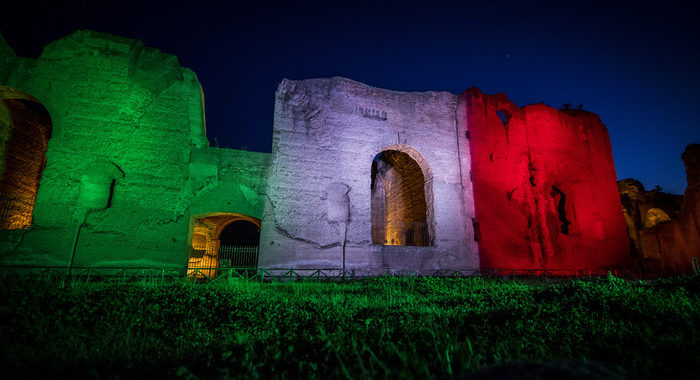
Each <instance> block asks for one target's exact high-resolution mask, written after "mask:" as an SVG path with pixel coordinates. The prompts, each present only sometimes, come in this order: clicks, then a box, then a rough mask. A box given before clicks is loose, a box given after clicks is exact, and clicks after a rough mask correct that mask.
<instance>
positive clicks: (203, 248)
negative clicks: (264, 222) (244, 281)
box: [187, 212, 261, 278]
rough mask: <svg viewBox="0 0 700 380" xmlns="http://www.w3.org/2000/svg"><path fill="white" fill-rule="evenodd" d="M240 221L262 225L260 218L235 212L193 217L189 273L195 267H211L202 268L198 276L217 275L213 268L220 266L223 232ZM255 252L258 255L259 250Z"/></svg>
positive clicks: (189, 243)
mask: <svg viewBox="0 0 700 380" xmlns="http://www.w3.org/2000/svg"><path fill="white" fill-rule="evenodd" d="M239 221H246V222H250V223H253V224H254V225H255V226H257V228H258V229H260V226H261V221H260V219H258V218H255V217H252V216H249V215H245V214H240V213H235V212H210V213H203V214H198V215H193V216H192V217H191V219H190V233H189V237H188V261H187V267H188V275H189V274H191V272H193V270H194V269H195V268H210V269H205V270H200V271H199V272H200V273H199V274H198V275H197V276H198V277H200V275H202V276H203V275H206V276H209V277H212V278H213V277H215V276H216V269H213V268H218V267H219V260H220V257H219V256H220V255H219V248H220V236H221V232H222V231H223V230H224V229H225V228H226V227H227V226H228V225H230V224H232V223H234V222H239ZM255 254H256V255H257V250H256V251H255ZM256 261H257V257H256Z"/></svg>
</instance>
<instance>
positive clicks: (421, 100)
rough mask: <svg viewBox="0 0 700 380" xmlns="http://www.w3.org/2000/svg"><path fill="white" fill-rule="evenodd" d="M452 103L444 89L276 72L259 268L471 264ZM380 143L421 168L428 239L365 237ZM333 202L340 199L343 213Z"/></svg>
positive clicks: (464, 171)
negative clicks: (396, 241) (396, 87)
mask: <svg viewBox="0 0 700 380" xmlns="http://www.w3.org/2000/svg"><path fill="white" fill-rule="evenodd" d="M458 101H459V99H458V97H457V96H455V95H452V94H449V93H444V92H425V93H403V92H396V91H389V90H383V89H378V88H373V87H370V86H367V85H364V84H361V83H358V82H354V81H351V80H348V79H345V78H330V79H312V80H303V81H290V80H284V81H283V82H282V83H281V84H280V85H279V87H278V90H277V93H276V98H275V119H274V129H273V144H272V157H271V162H270V170H269V175H268V186H267V195H268V201H267V204H266V207H265V214H264V216H263V223H262V232H261V239H260V249H261V253H260V261H259V266H261V267H281V268H290V267H295V268H337V269H341V268H343V267H345V268H346V269H355V270H360V271H375V273H381V272H382V271H384V270H387V269H389V270H409V271H411V270H417V271H419V272H425V273H433V272H434V271H436V270H449V269H467V268H471V269H475V268H477V267H478V254H477V248H476V242H475V241H474V238H473V231H472V225H471V219H472V218H473V209H472V201H471V184H470V183H469V182H468V175H469V172H468V171H469V169H468V168H469V152H468V144H467V142H466V138H465V137H464V136H463V135H462V136H460V135H459V134H458V128H459V123H461V122H463V120H464V119H461V118H457V117H456V115H458V114H459V113H460V112H462V110H458V107H457V104H458ZM387 150H395V151H400V152H403V153H406V154H407V155H408V156H410V157H411V160H413V161H415V162H416V163H417V165H418V166H420V168H421V172H422V173H423V177H424V185H423V191H424V194H425V204H426V207H425V209H426V211H425V214H426V215H425V219H426V220H427V224H428V228H429V229H430V233H431V234H432V236H433V240H432V241H433V243H432V244H431V245H429V246H389V245H383V244H372V241H373V236H374V235H373V233H372V213H373V210H372V202H371V200H372V194H371V188H372V183H371V182H372V164H373V159H374V158H375V157H376V156H377V155H378V154H380V153H381V152H383V151H387ZM465 178H466V180H465ZM338 189H347V191H346V192H345V191H343V193H344V194H340V193H339V192H338V191H339V190H338ZM346 197H347V198H346ZM341 200H347V202H348V203H347V205H348V206H347V207H348V212H347V219H346V218H344V217H341V212H340V211H341V210H340V208H341V206H340V205H343V206H342V207H345V206H344V205H345V203H343V202H344V201H343V202H341ZM385 211H386V210H385ZM374 212H375V213H376V212H377V210H374ZM380 213H381V211H380ZM344 215H345V214H343V215H342V216H344ZM376 217H377V216H376V215H375V218H376ZM382 240H383V239H382Z"/></svg>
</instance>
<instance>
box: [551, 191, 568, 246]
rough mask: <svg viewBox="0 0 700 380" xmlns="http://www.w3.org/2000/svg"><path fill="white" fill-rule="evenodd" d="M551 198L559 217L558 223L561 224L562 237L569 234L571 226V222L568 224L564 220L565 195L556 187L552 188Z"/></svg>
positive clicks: (566, 220)
mask: <svg viewBox="0 0 700 380" xmlns="http://www.w3.org/2000/svg"><path fill="white" fill-rule="evenodd" d="M550 194H551V195H552V197H553V198H554V205H555V206H556V209H557V216H558V217H559V221H560V222H561V226H560V227H561V233H563V234H564V235H568V234H569V225H571V222H569V220H568V219H566V194H564V192H562V191H561V190H559V189H558V188H557V187H556V186H552V191H551V192H550Z"/></svg>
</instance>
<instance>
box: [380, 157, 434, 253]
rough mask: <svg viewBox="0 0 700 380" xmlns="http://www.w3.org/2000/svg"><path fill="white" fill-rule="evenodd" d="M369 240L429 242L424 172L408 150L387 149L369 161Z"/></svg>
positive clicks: (412, 244) (407, 242)
mask: <svg viewBox="0 0 700 380" xmlns="http://www.w3.org/2000/svg"><path fill="white" fill-rule="evenodd" d="M371 223H372V244H381V245H401V246H428V245H431V241H432V240H431V237H430V233H429V229H428V223H427V204H426V194H425V176H424V174H423V171H422V169H421V167H420V166H419V165H418V163H417V162H416V161H415V160H414V159H413V158H411V156H409V155H408V154H407V153H404V152H401V151H397V150H386V151H383V152H381V153H380V154H378V155H377V156H376V157H375V158H374V160H373V161H372V180H371Z"/></svg>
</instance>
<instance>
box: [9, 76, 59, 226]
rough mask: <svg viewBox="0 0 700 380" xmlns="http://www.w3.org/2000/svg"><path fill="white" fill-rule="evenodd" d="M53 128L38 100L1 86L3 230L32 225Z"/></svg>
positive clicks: (49, 118)
mask: <svg viewBox="0 0 700 380" xmlns="http://www.w3.org/2000/svg"><path fill="white" fill-rule="evenodd" d="M51 129H52V126H51V117H50V116H49V113H48V111H47V110H46V108H45V107H44V106H43V105H42V104H41V103H40V102H39V101H38V100H36V99H35V98H33V97H32V96H30V95H28V94H26V93H24V92H21V91H19V90H15V89H12V88H9V87H3V86H0V229H27V228H29V227H30V226H31V224H32V212H33V211H34V203H35V201H36V196H37V192H38V190H39V183H40V182H41V175H42V173H43V171H44V167H45V166H46V148H47V146H48V142H49V138H51Z"/></svg>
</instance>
